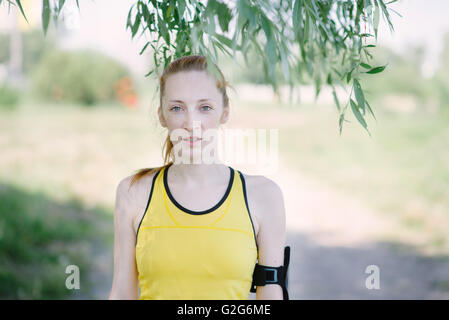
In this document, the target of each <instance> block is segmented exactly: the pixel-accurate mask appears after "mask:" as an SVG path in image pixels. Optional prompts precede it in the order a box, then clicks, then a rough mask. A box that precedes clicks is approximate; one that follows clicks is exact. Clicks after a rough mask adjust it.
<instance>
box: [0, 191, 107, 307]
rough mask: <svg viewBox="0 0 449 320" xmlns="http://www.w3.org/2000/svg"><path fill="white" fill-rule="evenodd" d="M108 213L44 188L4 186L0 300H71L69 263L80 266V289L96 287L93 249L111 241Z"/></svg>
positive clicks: (0, 216) (86, 291)
mask: <svg viewBox="0 0 449 320" xmlns="http://www.w3.org/2000/svg"><path fill="white" fill-rule="evenodd" d="M109 216H110V215H108V214H107V213H106V211H104V210H102V209H100V208H96V209H93V210H87V209H86V208H84V207H83V205H82V204H81V203H80V202H79V201H76V200H72V201H69V202H65V203H60V202H57V201H54V200H52V199H50V198H49V197H48V196H46V195H45V194H44V193H42V192H29V191H27V190H24V189H23V188H20V187H18V186H13V185H6V184H0V237H1V242H0V259H1V261H2V264H1V265H0V283H1V284H2V285H1V286H0V298H1V299H67V298H74V297H76V296H77V295H78V294H79V292H77V291H76V290H68V289H67V288H66V286H65V281H66V278H67V277H68V274H66V273H65V270H66V267H67V266H69V265H76V266H78V268H79V270H80V289H81V290H82V292H83V294H85V296H89V292H90V290H91V289H92V288H91V284H90V282H89V281H86V280H87V278H86V277H85V276H84V275H86V274H88V273H89V272H90V269H91V262H90V254H89V251H90V250H91V247H92V246H94V245H101V246H106V245H107V243H108V242H110V240H111V235H110V231H108V229H109V228H99V226H100V225H102V224H105V223H108V222H109V219H108V217H109Z"/></svg>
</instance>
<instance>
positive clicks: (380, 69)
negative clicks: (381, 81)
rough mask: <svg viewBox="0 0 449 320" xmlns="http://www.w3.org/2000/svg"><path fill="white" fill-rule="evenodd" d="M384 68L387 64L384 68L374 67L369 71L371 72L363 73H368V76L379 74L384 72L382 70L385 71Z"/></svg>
mask: <svg viewBox="0 0 449 320" xmlns="http://www.w3.org/2000/svg"><path fill="white" fill-rule="evenodd" d="M386 66H387V64H386V65H384V66H380V67H375V68H373V69H371V70H368V71H366V72H365V73H369V74H375V73H379V72H382V71H384V69H385V67H386Z"/></svg>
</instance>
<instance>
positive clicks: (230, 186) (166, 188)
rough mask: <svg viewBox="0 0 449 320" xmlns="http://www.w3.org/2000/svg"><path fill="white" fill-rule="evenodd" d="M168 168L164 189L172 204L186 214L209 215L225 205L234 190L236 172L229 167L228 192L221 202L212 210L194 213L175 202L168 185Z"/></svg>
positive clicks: (165, 174) (165, 173)
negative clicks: (232, 189)
mask: <svg viewBox="0 0 449 320" xmlns="http://www.w3.org/2000/svg"><path fill="white" fill-rule="evenodd" d="M168 168H169V167H167V168H166V170H165V171H164V187H165V190H166V191H167V195H168V197H169V198H170V200H171V202H172V203H173V204H174V205H175V206H176V207H177V208H178V209H179V210H181V211H183V212H185V213H188V214H194V215H201V214H206V213H209V212H212V211H214V210H216V209H218V208H219V207H220V206H221V205H222V204H223V202H225V200H226V199H227V198H228V195H229V193H230V192H231V188H232V185H233V183H234V170H233V169H232V168H231V167H229V166H228V168H229V170H230V178H229V183H228V188H227V189H226V192H225V194H224V195H223V197H222V198H221V200H220V201H219V202H218V203H217V204H216V205H214V206H213V207H212V208H210V209H207V210H203V211H193V210H190V209H187V208H185V207H183V206H182V205H181V204H179V203H178V202H177V201H176V200H175V198H174V197H173V196H172V194H171V192H170V189H169V188H168V183H167V171H168V170H167V169H168Z"/></svg>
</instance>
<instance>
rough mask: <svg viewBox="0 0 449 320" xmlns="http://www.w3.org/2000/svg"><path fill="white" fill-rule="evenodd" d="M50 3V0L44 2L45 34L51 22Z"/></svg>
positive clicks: (43, 19) (43, 25)
mask: <svg viewBox="0 0 449 320" xmlns="http://www.w3.org/2000/svg"><path fill="white" fill-rule="evenodd" d="M50 15H51V9H50V3H49V0H44V1H43V3H42V27H43V29H44V34H45V35H46V34H47V29H48V25H49V23H50Z"/></svg>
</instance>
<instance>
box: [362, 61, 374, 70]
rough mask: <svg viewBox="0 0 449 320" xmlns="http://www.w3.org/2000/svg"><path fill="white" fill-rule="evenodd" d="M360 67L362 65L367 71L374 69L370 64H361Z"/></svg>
mask: <svg viewBox="0 0 449 320" xmlns="http://www.w3.org/2000/svg"><path fill="white" fill-rule="evenodd" d="M360 65H361V66H362V67H364V68H365V69H371V68H372V67H371V66H370V65H369V64H367V63H364V62H360Z"/></svg>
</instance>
